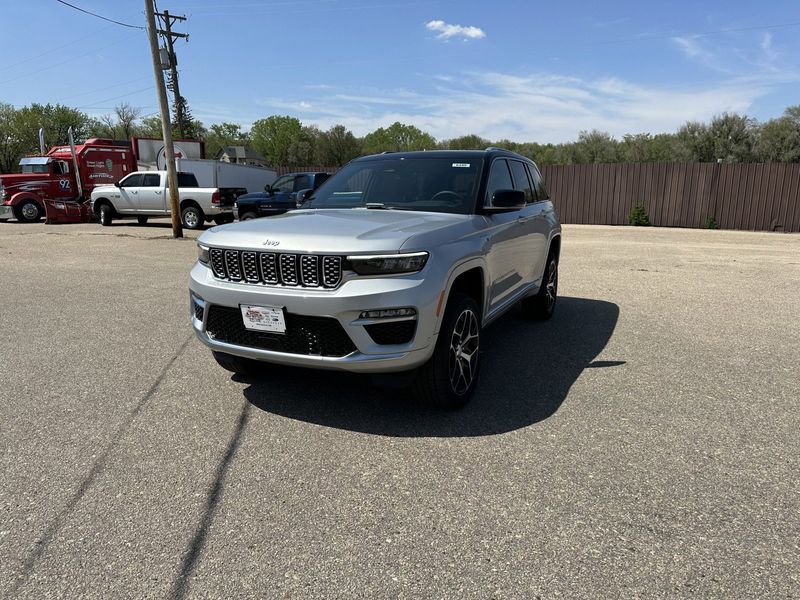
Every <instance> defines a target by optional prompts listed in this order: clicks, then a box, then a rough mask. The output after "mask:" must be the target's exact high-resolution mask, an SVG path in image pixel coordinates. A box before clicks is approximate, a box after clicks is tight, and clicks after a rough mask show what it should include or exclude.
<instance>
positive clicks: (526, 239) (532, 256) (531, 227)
mask: <svg viewBox="0 0 800 600" xmlns="http://www.w3.org/2000/svg"><path fill="white" fill-rule="evenodd" d="M508 163H509V165H510V166H511V175H512V177H513V178H514V189H515V190H519V191H521V192H524V193H525V208H523V209H522V210H521V211H520V212H519V225H520V227H519V235H520V248H521V252H522V254H521V255H520V257H519V258H520V259H521V260H520V262H519V268H520V274H521V275H522V278H523V279H524V280H525V283H526V284H529V283H533V282H535V281H536V280H537V279H538V278H539V277H540V276H541V270H542V269H543V268H544V264H543V261H544V257H543V256H542V254H543V253H544V252H545V247H546V244H547V238H546V236H545V235H543V234H542V228H541V219H539V216H540V215H541V213H542V204H540V203H539V202H538V197H537V195H536V187H535V186H534V185H533V182H532V181H531V178H530V175H529V173H528V165H527V163H524V162H522V161H521V160H514V159H511V160H509V161H508Z"/></svg>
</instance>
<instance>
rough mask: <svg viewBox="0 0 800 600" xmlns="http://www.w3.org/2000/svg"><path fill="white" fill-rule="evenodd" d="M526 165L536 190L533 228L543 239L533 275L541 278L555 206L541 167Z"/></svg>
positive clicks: (537, 237)
mask: <svg viewBox="0 0 800 600" xmlns="http://www.w3.org/2000/svg"><path fill="white" fill-rule="evenodd" d="M525 166H526V167H528V172H529V174H530V177H531V183H532V184H533V189H534V190H535V192H536V205H535V206H536V211H535V212H534V215H533V217H534V219H533V230H534V232H535V235H536V239H537V240H541V247H540V251H539V256H540V257H541V261H540V262H539V264H538V266H537V267H536V271H534V273H533V275H534V279H540V278H541V277H542V276H543V275H544V269H545V266H546V265H545V262H546V261H547V252H548V251H549V250H550V232H551V231H552V230H553V224H554V221H555V208H554V207H553V202H552V200H550V194H549V193H548V192H547V187H546V186H545V184H544V179H543V178H542V174H541V173H540V172H539V168H538V167H537V166H536V165H532V164H526V165H525Z"/></svg>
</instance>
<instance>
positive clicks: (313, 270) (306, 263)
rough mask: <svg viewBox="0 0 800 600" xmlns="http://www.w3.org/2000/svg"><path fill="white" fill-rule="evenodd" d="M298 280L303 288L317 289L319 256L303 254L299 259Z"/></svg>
mask: <svg viewBox="0 0 800 600" xmlns="http://www.w3.org/2000/svg"><path fill="white" fill-rule="evenodd" d="M300 278H301V279H302V280H303V285H305V286H308V287H319V256H316V255H315V254H304V255H303V256H301V257H300Z"/></svg>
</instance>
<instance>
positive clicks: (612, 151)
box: [572, 129, 619, 163]
mask: <svg viewBox="0 0 800 600" xmlns="http://www.w3.org/2000/svg"><path fill="white" fill-rule="evenodd" d="M618 146H619V142H617V140H615V139H614V138H613V137H612V136H611V134H610V133H607V132H605V131H597V130H596V129H593V130H591V131H581V132H580V134H579V135H578V141H577V142H575V143H574V144H572V155H573V159H574V162H576V163H607V162H616V161H617V160H618V159H619V151H618Z"/></svg>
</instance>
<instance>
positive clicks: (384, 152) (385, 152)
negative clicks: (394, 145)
mask: <svg viewBox="0 0 800 600" xmlns="http://www.w3.org/2000/svg"><path fill="white" fill-rule="evenodd" d="M381 154H394V150H384V151H383V152H381Z"/></svg>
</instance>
